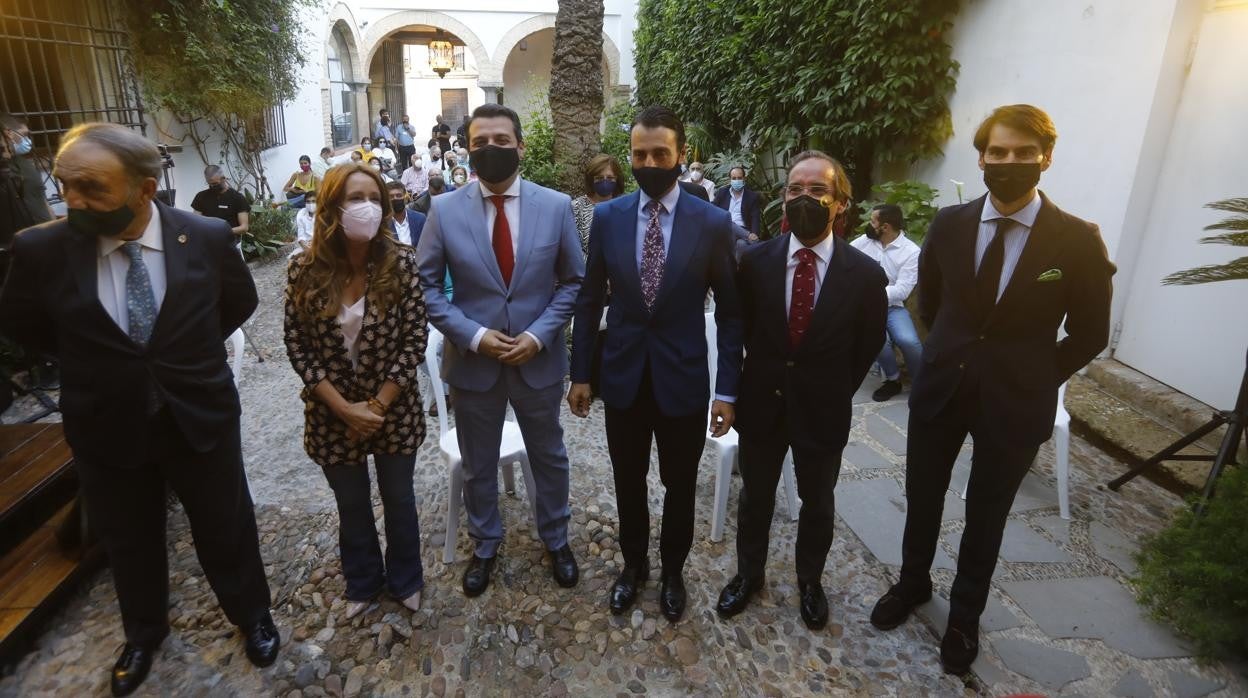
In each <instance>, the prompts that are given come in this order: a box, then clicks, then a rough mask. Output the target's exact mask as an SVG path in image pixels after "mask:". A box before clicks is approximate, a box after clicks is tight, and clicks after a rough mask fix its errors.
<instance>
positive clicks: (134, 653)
mask: <svg viewBox="0 0 1248 698" xmlns="http://www.w3.org/2000/svg"><path fill="white" fill-rule="evenodd" d="M155 656H156V649H155V648H151V649H147V648H144V647H140V646H138V645H132V644H130V643H129V642H127V643H126V646H125V647H124V648H123V649H122V650H121V656H120V657H118V658H117V663H116V664H114V665H113V680H112V689H113V695H115V696H128V695H130V694H131V693H134V692H135V690H137V689H138V687H139V686H140V685H141V684H142V683H143V679H146V678H147V673H148V672H149V671H151V669H152V658H154V657H155Z"/></svg>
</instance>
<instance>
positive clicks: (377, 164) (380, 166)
mask: <svg viewBox="0 0 1248 698" xmlns="http://www.w3.org/2000/svg"><path fill="white" fill-rule="evenodd" d="M368 164H369V165H370V166H371V167H372V168H373V169H374V170H377V174H379V175H381V181H382V182H384V183H386V184H389V183H390V182H393V181H394V178H393V177H391V176H390V175H388V174H386V168H385V164H384V163H383V162H382V161H381V158H373V159H372V160H369V161H368Z"/></svg>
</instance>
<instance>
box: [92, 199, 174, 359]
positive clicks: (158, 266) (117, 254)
mask: <svg viewBox="0 0 1248 698" xmlns="http://www.w3.org/2000/svg"><path fill="white" fill-rule="evenodd" d="M150 206H151V208H152V218H151V220H150V221H148V223H147V229H146V230H144V231H143V237H141V238H139V240H138V243H139V245H141V246H142V248H143V252H142V254H143V264H144V265H145V266H146V267H147V276H148V278H150V279H151V282H152V295H154V296H155V297H156V312H157V313H160V306H161V304H162V303H164V300H165V288H166V281H165V240H164V238H163V237H161V234H162V231H161V225H160V210H159V209H157V208H156V204H155V203H152V204H150ZM125 243H126V241H125V240H120V239H118V238H103V237H102V238H100V239H99V240H98V241H97V243H96V244H97V245H98V248H97V249H98V250H99V257H98V259H97V261H96V274H95V283H96V291H97V292H98V293H99V296H100V305H102V306H104V311H105V312H107V313H108V316H109V317H111V318H112V319H113V322H115V323H117V326H118V327H120V328H121V331H122V332H125V333H126V334H127V335H128V334H130V311H129V310H128V309H127V308H126V274H127V273H129V271H130V258H129V257H127V256H126V253H125V252H122V251H121V246H122V245H123V244H125Z"/></svg>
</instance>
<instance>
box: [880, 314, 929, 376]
mask: <svg viewBox="0 0 1248 698" xmlns="http://www.w3.org/2000/svg"><path fill="white" fill-rule="evenodd" d="M887 328H888V338H887V339H885V340H884V348H883V349H881V350H880V356H879V358H877V359H876V361H878V362H879V364H880V370H881V371H883V372H884V380H890V381H895V380H898V379H899V378H901V369H899V368H897V356H896V355H895V354H894V353H893V347H894V346H897V347H900V348H901V355H902V357H903V358H905V360H906V370H907V371H909V372H910V381H911V382H914V379H915V378H917V377H918V375H919V366H922V365H923V344H922V342H920V341H919V333H918V332H917V331H915V329H914V321H913V320H911V319H910V311H909V310H906V309H905V307H904V306H900V305H890V306H889V307H888V321H887Z"/></svg>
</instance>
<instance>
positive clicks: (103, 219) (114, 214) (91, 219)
mask: <svg viewBox="0 0 1248 698" xmlns="http://www.w3.org/2000/svg"><path fill="white" fill-rule="evenodd" d="M66 216H67V219H68V221H69V227H70V228H73V229H74V230H76V231H78V232H79V233H81V234H83V235H95V236H99V237H102V238H115V237H117V236H118V235H121V234H122V233H123V232H125V230H126V228H128V227H130V224H131V223H132V222H133V221H134V211H131V210H130V205H129V204H122V205H121V207H120V208H115V209H113V210H112V211H92V210H91V209H89V208H71V209H68V211H67V213H66Z"/></svg>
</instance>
